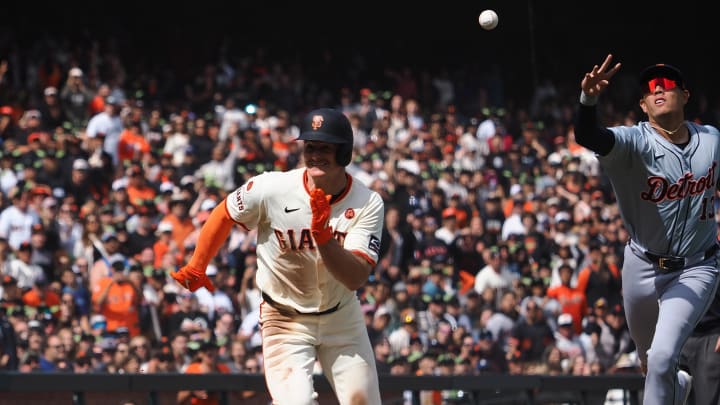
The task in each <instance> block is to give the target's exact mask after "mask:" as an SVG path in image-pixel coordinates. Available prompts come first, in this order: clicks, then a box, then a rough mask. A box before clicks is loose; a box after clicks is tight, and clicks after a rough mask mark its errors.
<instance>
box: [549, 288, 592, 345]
mask: <svg viewBox="0 0 720 405" xmlns="http://www.w3.org/2000/svg"><path fill="white" fill-rule="evenodd" d="M546 295H547V296H548V297H550V298H555V299H556V300H558V302H559V303H560V307H561V308H562V312H564V313H568V314H570V315H572V318H573V329H574V330H575V333H576V334H578V335H579V334H580V333H582V320H583V318H584V317H585V314H586V313H587V298H586V297H585V292H583V291H580V290H578V289H577V288H572V287H568V286H565V285H557V286H555V287H550V288H548V290H547V293H546Z"/></svg>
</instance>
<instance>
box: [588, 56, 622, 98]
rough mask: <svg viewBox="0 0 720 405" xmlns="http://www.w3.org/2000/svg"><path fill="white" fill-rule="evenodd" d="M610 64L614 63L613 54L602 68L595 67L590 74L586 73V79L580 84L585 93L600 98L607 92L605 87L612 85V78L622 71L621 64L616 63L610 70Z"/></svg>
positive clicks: (607, 57)
mask: <svg viewBox="0 0 720 405" xmlns="http://www.w3.org/2000/svg"><path fill="white" fill-rule="evenodd" d="M610 62H612V54H608V56H606V57H605V61H603V64H602V65H601V66H598V65H595V66H593V68H592V70H591V71H590V72H589V73H585V77H583V79H582V82H581V83H580V87H581V88H582V91H583V93H585V94H587V95H588V96H598V95H600V93H602V91H603V90H605V87H607V86H608V84H610V82H609V80H610V78H611V77H613V75H615V73H617V71H618V70H620V63H616V64H615V66H613V67H612V68H610Z"/></svg>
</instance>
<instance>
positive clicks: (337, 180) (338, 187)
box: [308, 171, 348, 197]
mask: <svg viewBox="0 0 720 405" xmlns="http://www.w3.org/2000/svg"><path fill="white" fill-rule="evenodd" d="M308 183H309V184H308V185H309V186H310V189H314V188H318V187H319V188H321V189H323V191H325V193H326V194H330V195H332V196H333V197H336V196H339V195H340V194H342V193H343V191H345V188H346V187H347V184H348V181H347V176H346V175H345V171H343V172H341V173H338V174H337V175H336V176H323V177H318V178H313V177H310V176H308Z"/></svg>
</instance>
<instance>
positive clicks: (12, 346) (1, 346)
mask: <svg viewBox="0 0 720 405" xmlns="http://www.w3.org/2000/svg"><path fill="white" fill-rule="evenodd" d="M3 284H4V283H3ZM2 303H3V304H4V302H2ZM17 340H18V339H17V335H16V334H15V328H14V327H13V325H12V324H11V323H10V321H9V320H8V317H7V309H6V308H0V370H8V371H15V370H17V368H18V356H17V344H18V342H17Z"/></svg>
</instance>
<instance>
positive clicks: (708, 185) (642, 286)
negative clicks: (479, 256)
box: [575, 55, 720, 405]
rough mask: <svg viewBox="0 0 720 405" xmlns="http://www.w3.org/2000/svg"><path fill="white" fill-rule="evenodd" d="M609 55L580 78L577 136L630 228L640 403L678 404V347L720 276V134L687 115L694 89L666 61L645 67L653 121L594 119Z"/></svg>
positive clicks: (681, 388)
mask: <svg viewBox="0 0 720 405" xmlns="http://www.w3.org/2000/svg"><path fill="white" fill-rule="evenodd" d="M611 60H612V55H608V56H607V57H606V58H605V61H604V62H603V64H602V65H601V66H597V65H595V66H594V67H593V69H592V70H591V71H590V72H589V73H587V74H585V77H584V78H583V80H582V82H581V88H582V93H581V97H580V103H581V106H580V108H579V111H578V119H577V123H576V126H575V138H576V140H577V142H578V143H579V144H581V145H583V146H585V147H587V148H589V149H591V150H593V151H595V152H596V153H597V155H598V159H599V160H600V163H601V164H602V167H603V168H604V169H605V172H606V173H607V175H608V177H609V178H610V181H611V183H612V186H613V190H614V191H615V196H616V197H617V201H618V205H619V207H620V214H621V215H622V218H623V221H624V223H625V227H626V228H627V231H628V233H629V235H630V240H629V242H628V244H627V246H626V248H625V255H624V262H623V270H622V289H623V302H624V305H625V314H626V316H627V321H628V327H629V329H630V334H631V336H632V338H633V340H634V341H635V344H636V346H637V350H638V355H639V357H640V361H641V363H642V366H643V369H644V372H645V373H646V377H645V389H644V394H643V396H644V400H643V403H644V404H653V405H671V404H682V403H685V402H686V401H687V398H688V396H689V393H690V390H691V387H692V377H691V376H690V375H689V374H687V373H686V372H685V371H683V370H678V360H679V356H680V351H681V349H682V347H683V345H684V344H685V341H686V340H687V339H688V337H689V336H690V334H691V333H692V331H693V328H694V327H695V325H696V324H697V323H698V321H699V320H700V318H701V317H702V316H703V314H704V313H705V311H706V310H707V308H708V306H709V305H710V303H711V302H712V300H713V297H714V295H715V290H716V288H717V283H718V281H717V280H718V276H717V275H718V258H717V253H718V244H717V221H716V218H715V205H714V201H715V198H716V192H717V186H718V176H719V175H720V165H719V162H720V133H719V132H718V130H717V129H716V128H714V127H712V126H710V125H699V124H696V123H693V122H689V121H686V120H685V112H684V107H685V105H686V104H687V102H688V98H689V97H690V92H689V91H688V90H687V89H686V88H685V81H684V80H683V76H682V74H681V73H680V71H679V70H678V69H677V68H675V67H673V66H670V65H666V64H657V65H652V66H649V67H647V68H646V69H645V70H643V72H642V73H641V74H640V80H639V84H640V88H641V91H642V97H641V98H640V107H641V108H642V109H643V111H644V112H645V113H646V114H647V116H648V120H647V121H644V122H639V123H638V124H636V125H632V126H629V125H628V126H615V127H611V128H604V127H602V126H600V125H598V123H597V121H598V120H597V111H596V107H595V104H596V103H597V97H598V95H599V94H600V93H601V92H602V91H603V90H604V89H605V88H606V86H607V85H608V83H609V79H610V78H611V77H612V76H613V75H614V74H615V73H616V72H617V71H618V70H619V69H620V64H619V63H617V64H615V65H614V66H612V67H611V65H610V62H611Z"/></svg>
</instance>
